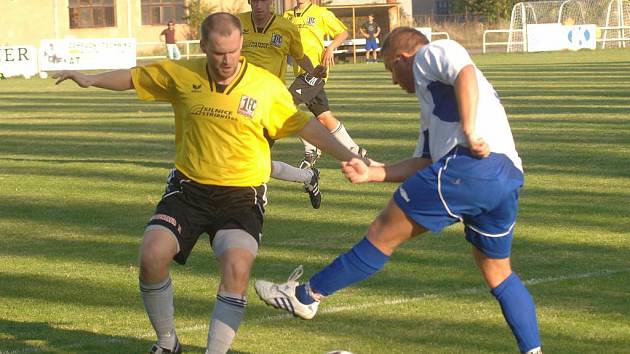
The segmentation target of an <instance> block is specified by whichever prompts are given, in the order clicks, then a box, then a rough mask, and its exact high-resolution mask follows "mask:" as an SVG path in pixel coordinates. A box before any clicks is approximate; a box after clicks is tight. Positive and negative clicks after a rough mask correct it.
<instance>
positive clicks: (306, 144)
mask: <svg viewBox="0 0 630 354" xmlns="http://www.w3.org/2000/svg"><path fill="white" fill-rule="evenodd" d="M300 140H301V141H302V144H304V152H309V151H315V150H317V146H315V145H313V144H311V143H309V142H308V141H306V140H304V139H302V138H300Z"/></svg>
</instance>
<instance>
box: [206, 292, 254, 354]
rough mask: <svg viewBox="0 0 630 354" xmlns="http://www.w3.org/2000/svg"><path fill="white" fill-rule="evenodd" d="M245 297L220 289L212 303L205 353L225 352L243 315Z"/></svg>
mask: <svg viewBox="0 0 630 354" xmlns="http://www.w3.org/2000/svg"><path fill="white" fill-rule="evenodd" d="M245 305H247V299H246V298H245V297H244V296H241V295H239V294H234V293H229V292H226V291H220V292H219V293H218V294H217V302H216V304H215V305H214V311H213V312H212V319H211V320H210V330H209V331H208V346H207V348H206V354H225V353H227V351H228V350H229V349H230V346H231V345H232V341H233V340H234V336H235V335H236V331H237V330H238V327H239V325H240V324H241V321H242V320H243V316H244V315H245Z"/></svg>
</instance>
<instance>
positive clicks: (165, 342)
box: [140, 277, 176, 349]
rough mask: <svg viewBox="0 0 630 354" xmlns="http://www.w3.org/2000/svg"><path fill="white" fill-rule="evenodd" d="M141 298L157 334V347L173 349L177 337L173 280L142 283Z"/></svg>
mask: <svg viewBox="0 0 630 354" xmlns="http://www.w3.org/2000/svg"><path fill="white" fill-rule="evenodd" d="M140 296H141V297H142V302H144V308H145V310H146V311H147V315H149V320H150V321H151V325H153V329H155V333H156V334H157V338H158V339H157V345H159V346H160V347H162V348H165V349H173V347H174V346H175V341H176V335H175V320H174V318H173V315H174V313H175V306H173V286H172V283H171V278H170V277H169V278H166V279H165V280H164V281H162V282H159V283H157V284H145V283H143V282H142V281H141V282H140Z"/></svg>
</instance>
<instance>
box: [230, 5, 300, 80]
mask: <svg viewBox="0 0 630 354" xmlns="http://www.w3.org/2000/svg"><path fill="white" fill-rule="evenodd" d="M238 17H239V19H240V20H241V23H242V24H243V50H242V52H241V53H242V55H243V56H244V57H245V58H247V61H248V62H250V63H251V64H254V65H257V66H260V67H261V68H264V69H267V70H269V71H270V72H271V73H272V74H274V75H276V76H277V77H279V78H280V79H281V80H282V81H284V75H285V73H286V71H287V57H288V56H289V55H290V56H292V57H293V58H296V59H302V58H303V57H304V50H303V49H302V42H301V41H300V33H299V32H298V29H297V27H295V25H293V24H292V23H291V22H289V21H288V20H287V19H285V18H283V17H282V16H279V15H275V14H274V15H272V16H271V18H270V19H269V21H268V22H267V24H265V27H264V28H260V29H259V28H256V26H255V25H254V19H253V18H252V13H251V12H244V13H242V14H240V15H238Z"/></svg>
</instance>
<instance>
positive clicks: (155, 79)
mask: <svg viewBox="0 0 630 354" xmlns="http://www.w3.org/2000/svg"><path fill="white" fill-rule="evenodd" d="M166 65H168V64H167V62H166V61H158V62H155V63H152V64H150V65H147V66H136V67H134V68H132V69H131V80H132V81H133V86H134V87H135V89H136V94H137V95H138V98H139V99H141V100H151V101H170V100H171V95H170V87H172V85H171V82H172V79H171V75H170V74H169V73H168V71H167V69H166Z"/></svg>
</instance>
